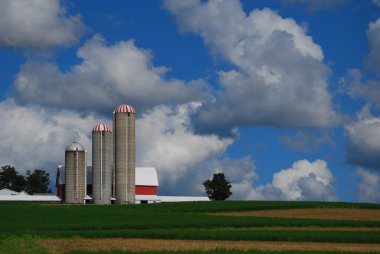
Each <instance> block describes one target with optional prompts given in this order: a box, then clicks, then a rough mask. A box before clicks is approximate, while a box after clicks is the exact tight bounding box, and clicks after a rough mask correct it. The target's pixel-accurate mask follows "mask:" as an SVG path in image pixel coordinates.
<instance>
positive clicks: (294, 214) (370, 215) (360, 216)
mask: <svg viewBox="0 0 380 254" xmlns="http://www.w3.org/2000/svg"><path fill="white" fill-rule="evenodd" d="M213 215H226V216H255V217H282V218H305V219H332V220H361V221H380V210H371V209H346V208H321V209H319V208H318V209H317V208H315V209H287V210H262V211H247V212H228V213H213Z"/></svg>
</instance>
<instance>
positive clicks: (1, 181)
mask: <svg viewBox="0 0 380 254" xmlns="http://www.w3.org/2000/svg"><path fill="white" fill-rule="evenodd" d="M25 187H26V180H25V177H24V176H23V175H20V174H19V173H18V172H17V171H16V169H15V168H14V167H12V166H10V165H5V166H2V167H1V168H0V189H3V188H7V189H10V190H13V191H22V190H25Z"/></svg>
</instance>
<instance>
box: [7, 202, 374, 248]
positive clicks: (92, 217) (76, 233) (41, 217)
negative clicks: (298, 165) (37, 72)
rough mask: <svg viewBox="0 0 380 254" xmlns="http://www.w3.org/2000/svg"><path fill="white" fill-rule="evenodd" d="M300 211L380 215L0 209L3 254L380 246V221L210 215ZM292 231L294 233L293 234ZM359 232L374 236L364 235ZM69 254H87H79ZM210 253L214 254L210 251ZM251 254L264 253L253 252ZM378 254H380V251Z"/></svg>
mask: <svg viewBox="0 0 380 254" xmlns="http://www.w3.org/2000/svg"><path fill="white" fill-rule="evenodd" d="M296 208H313V209H315V208H355V209H371V210H380V205H375V204H356V203H327V202H258V201H223V202H191V203H161V204H153V205H130V206H119V205H113V206H100V205H65V204H36V203H15V202H9V203H0V214H1V216H0V253H50V250H49V249H48V248H45V247H43V246H41V245H38V244H36V240H38V239H94V238H96V239H98V238H142V239H179V240H211V241H214V240H218V241H277V242H278V241H281V242H295V243H297V242H298V243H301V242H315V244H316V245H318V243H347V244H349V243H360V244H380V218H379V219H378V220H376V221H359V220H336V219H297V218H292V219H291V218H266V217H231V216H215V215H210V214H209V213H215V212H232V211H254V210H273V209H296ZM363 211H364V210H363ZM289 227H290V228H291V230H289V229H288V228H289ZM305 227H306V228H307V227H310V228H311V230H306V231H305V230H301V229H300V228H305ZM315 227H318V230H313V228H315ZM334 227H339V230H332V229H331V228H334ZM268 228H269V229H268ZM270 228H276V230H270ZM281 228H283V230H282V229H281ZM321 228H322V229H321ZM323 228H326V230H324V229H323ZM360 228H367V229H369V230H370V229H374V230H370V231H363V230H360ZM377 229H379V230H377ZM218 252H222V253H232V252H233V253H236V252H238V253H240V252H244V251H236V250H234V251H232V252H231V251H228V250H224V251H222V250H218ZM70 253H88V252H85V251H82V252H80V251H79V252H75V251H74V252H70ZM98 253H131V252H117V251H114V250H113V251H112V252H98ZM151 253H163V252H151ZM165 253H167V252H165ZM184 253H195V252H184ZM196 253H198V252H196ZM208 253H214V252H212V251H209V252H208ZM244 253H248V252H244ZM249 253H261V252H257V251H254V250H252V251H250V252H249ZM266 253H271V252H266ZM276 253H278V252H276ZM281 253H299V252H281ZM310 253H318V252H310ZM378 253H380V249H379V250H378Z"/></svg>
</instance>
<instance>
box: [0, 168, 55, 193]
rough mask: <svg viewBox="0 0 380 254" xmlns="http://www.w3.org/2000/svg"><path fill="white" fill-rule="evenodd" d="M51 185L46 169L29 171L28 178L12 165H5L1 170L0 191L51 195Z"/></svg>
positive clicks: (27, 172)
mask: <svg viewBox="0 0 380 254" xmlns="http://www.w3.org/2000/svg"><path fill="white" fill-rule="evenodd" d="M49 183H50V180H49V173H47V172H46V171H45V170H44V169H34V170H33V171H30V170H27V171H26V176H24V175H22V174H20V173H19V172H17V170H16V169H15V168H14V167H12V166H10V165H4V166H2V167H1V168H0V189H3V188H7V189H10V190H13V191H17V192H20V191H26V192H27V193H29V194H33V193H51V192H52V191H51V189H50V188H49Z"/></svg>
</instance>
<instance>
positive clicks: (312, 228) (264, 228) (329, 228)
mask: <svg viewBox="0 0 380 254" xmlns="http://www.w3.org/2000/svg"><path fill="white" fill-rule="evenodd" d="M199 230H203V229H199ZM204 230H207V231H209V230H215V231H221V230H257V231H260V230H265V231H362V232H375V231H380V228H367V227H255V228H254V227H243V228H232V227H229V228H205V229H204Z"/></svg>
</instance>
